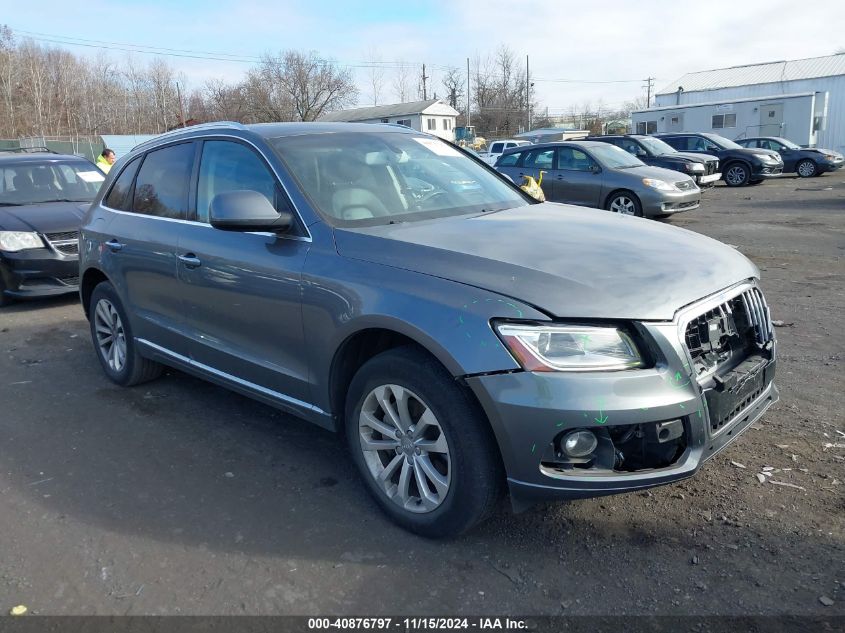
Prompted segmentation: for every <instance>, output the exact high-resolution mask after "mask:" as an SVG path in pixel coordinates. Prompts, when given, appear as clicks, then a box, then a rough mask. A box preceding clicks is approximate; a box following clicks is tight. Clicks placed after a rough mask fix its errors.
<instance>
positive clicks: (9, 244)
mask: <svg viewBox="0 0 845 633" xmlns="http://www.w3.org/2000/svg"><path fill="white" fill-rule="evenodd" d="M29 248H44V242H42V241H41V238H40V237H39V236H38V233H30V232H27V231H0V251H6V252H8V253H16V252H17V251H24V250H27V249H29Z"/></svg>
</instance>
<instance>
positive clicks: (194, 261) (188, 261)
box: [179, 253, 202, 268]
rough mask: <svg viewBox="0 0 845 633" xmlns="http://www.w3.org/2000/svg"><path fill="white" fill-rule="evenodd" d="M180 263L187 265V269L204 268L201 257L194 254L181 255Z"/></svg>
mask: <svg viewBox="0 0 845 633" xmlns="http://www.w3.org/2000/svg"><path fill="white" fill-rule="evenodd" d="M179 261H180V262H182V263H183V264H185V268H199V267H200V266H202V262H201V261H200V259H199V257H197V256H196V255H194V254H193V253H185V254H184V255H179Z"/></svg>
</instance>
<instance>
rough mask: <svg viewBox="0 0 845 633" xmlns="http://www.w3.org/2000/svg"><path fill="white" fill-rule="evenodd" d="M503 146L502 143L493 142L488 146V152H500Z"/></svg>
mask: <svg viewBox="0 0 845 633" xmlns="http://www.w3.org/2000/svg"><path fill="white" fill-rule="evenodd" d="M504 147H505V145H504V143H493V144H492V145H491V146H490V153H491V154H500V153H501V152H502V150H503V149H504Z"/></svg>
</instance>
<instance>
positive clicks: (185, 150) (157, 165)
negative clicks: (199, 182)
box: [132, 143, 194, 219]
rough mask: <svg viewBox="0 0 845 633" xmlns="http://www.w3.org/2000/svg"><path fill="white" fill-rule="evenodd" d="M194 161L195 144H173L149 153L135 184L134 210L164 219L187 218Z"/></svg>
mask: <svg viewBox="0 0 845 633" xmlns="http://www.w3.org/2000/svg"><path fill="white" fill-rule="evenodd" d="M193 162H194V144H193V143H182V144H181V145H171V146H170V147H165V148H163V149H157V150H154V151H152V152H150V153H149V154H147V156H146V158H144V162H143V164H142V165H141V169H140V170H139V171H138V179H137V181H136V182H135V197H134V200H133V203H132V210H133V211H135V212H136V213H143V214H144V215H154V216H157V217H161V218H174V219H184V218H185V213H186V211H187V209H188V184H189V182H190V180H191V168H192V166H193Z"/></svg>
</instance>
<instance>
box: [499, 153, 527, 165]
mask: <svg viewBox="0 0 845 633" xmlns="http://www.w3.org/2000/svg"><path fill="white" fill-rule="evenodd" d="M521 155H522V154H520V153H519V152H516V153H514V154H504V155H503V156H502V157H501V158H500V159H499V161H498V162H497V163H496V166H497V167H513V166H514V165H516V163H517V162H518V161H519V157H520V156H521Z"/></svg>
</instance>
